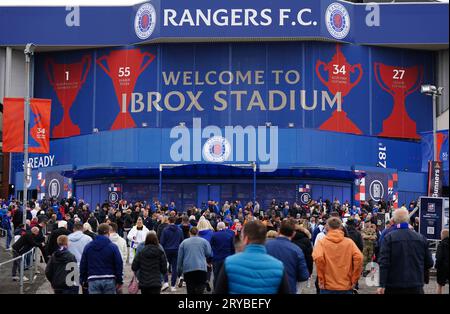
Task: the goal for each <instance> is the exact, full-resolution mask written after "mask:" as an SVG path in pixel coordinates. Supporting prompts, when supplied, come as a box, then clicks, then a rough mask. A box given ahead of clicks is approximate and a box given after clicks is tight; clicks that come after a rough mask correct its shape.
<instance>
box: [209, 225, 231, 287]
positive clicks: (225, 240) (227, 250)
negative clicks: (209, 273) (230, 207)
mask: <svg viewBox="0 0 450 314" xmlns="http://www.w3.org/2000/svg"><path fill="white" fill-rule="evenodd" d="M211 248H212V252H213V257H212V264H213V271H214V285H215V284H216V281H217V277H218V276H219V271H220V269H221V268H222V265H223V262H224V260H225V258H227V257H228V256H230V255H233V254H234V252H235V250H234V232H229V231H228V230H227V227H226V226H225V223H224V222H223V221H221V222H219V223H218V224H217V231H216V232H214V234H213V235H212V237H211Z"/></svg>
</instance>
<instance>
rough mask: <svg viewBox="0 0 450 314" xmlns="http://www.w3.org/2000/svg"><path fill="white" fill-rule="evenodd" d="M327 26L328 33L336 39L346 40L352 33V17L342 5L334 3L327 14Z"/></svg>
mask: <svg viewBox="0 0 450 314" xmlns="http://www.w3.org/2000/svg"><path fill="white" fill-rule="evenodd" d="M325 24H326V25H327V29H328V32H329V33H330V35H331V36H333V37H334V38H336V39H343V38H345V37H346V36H347V35H348V33H349V31H350V16H349V14H348V11H347V9H346V8H345V7H344V6H343V5H342V4H340V3H336V2H334V3H332V4H330V5H329V6H328V8H327V10H326V12H325Z"/></svg>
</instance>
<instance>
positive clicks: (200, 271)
mask: <svg viewBox="0 0 450 314" xmlns="http://www.w3.org/2000/svg"><path fill="white" fill-rule="evenodd" d="M189 233H190V237H189V238H187V239H185V240H184V241H183V242H181V244H180V248H179V249H178V261H177V266H178V270H177V272H178V274H183V278H184V280H185V281H186V290H187V293H188V294H203V292H204V290H205V287H206V279H207V265H206V259H207V258H208V257H211V254H212V250H211V245H210V244H209V242H208V241H207V240H205V239H203V238H201V237H199V236H198V229H197V227H192V228H191V230H189Z"/></svg>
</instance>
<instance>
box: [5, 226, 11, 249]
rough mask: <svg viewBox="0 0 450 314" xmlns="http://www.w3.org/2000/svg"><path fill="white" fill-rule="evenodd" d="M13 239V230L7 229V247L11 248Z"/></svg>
mask: <svg viewBox="0 0 450 314" xmlns="http://www.w3.org/2000/svg"><path fill="white" fill-rule="evenodd" d="M11 241H12V235H11V230H6V248H7V249H9V246H10V245H11Z"/></svg>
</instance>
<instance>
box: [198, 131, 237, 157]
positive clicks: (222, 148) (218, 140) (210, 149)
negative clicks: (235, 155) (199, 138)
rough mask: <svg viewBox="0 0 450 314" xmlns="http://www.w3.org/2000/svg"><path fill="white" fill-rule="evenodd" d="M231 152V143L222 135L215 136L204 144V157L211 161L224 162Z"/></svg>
mask: <svg viewBox="0 0 450 314" xmlns="http://www.w3.org/2000/svg"><path fill="white" fill-rule="evenodd" d="M230 153H231V145H230V143H229V142H228V140H227V139H226V138H224V137H222V136H213V137H211V138H210V139H209V140H207V141H206V143H205V145H203V157H204V158H205V160H207V161H211V162H224V161H226V160H228V157H230Z"/></svg>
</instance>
